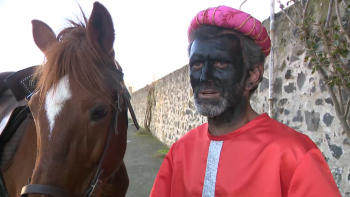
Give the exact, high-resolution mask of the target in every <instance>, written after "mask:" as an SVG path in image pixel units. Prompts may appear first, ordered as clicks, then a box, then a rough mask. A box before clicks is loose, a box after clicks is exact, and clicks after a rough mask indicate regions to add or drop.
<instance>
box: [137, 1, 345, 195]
mask: <svg viewBox="0 0 350 197" xmlns="http://www.w3.org/2000/svg"><path fill="white" fill-rule="evenodd" d="M327 2H328V1H327ZM322 4H323V5H322ZM325 5H326V6H328V3H326V1H325V2H323V1H316V2H313V3H312V2H311V5H310V7H311V9H312V10H318V11H320V12H321V14H322V13H325V12H326V11H327V7H326V6H325ZM296 14H297V13H294V12H292V11H290V15H291V16H292V18H295V16H296ZM263 24H264V26H265V27H267V28H268V30H269V20H265V21H264V22H263ZM275 24H276V30H275V32H276V37H275V40H274V41H275V46H276V47H275V48H276V51H277V52H276V53H275V56H274V57H275V65H274V66H275V73H274V76H275V77H274V79H273V80H274V83H275V85H274V94H275V95H274V98H275V101H274V109H275V119H276V120H278V121H280V122H282V123H284V124H286V125H288V126H290V127H291V128H294V129H295V130H297V131H299V132H301V133H304V134H306V135H308V136H309V137H310V138H311V139H312V140H313V141H314V142H315V143H316V144H317V146H318V147H319V148H320V150H321V151H322V152H323V154H324V156H325V158H326V161H327V162H328V165H329V167H330V169H331V171H332V173H333V176H334V178H335V180H336V182H337V185H338V187H339V189H340V191H341V193H342V195H343V196H349V197H350V138H348V137H347V136H346V135H345V134H344V132H343V129H342V127H341V126H340V122H339V120H338V118H337V116H336V113H335V111H334V109H333V103H332V100H331V98H330V96H329V93H328V92H327V90H326V88H325V87H324V86H323V83H322V81H320V77H319V76H318V75H317V73H314V74H311V71H312V69H311V65H310V64H309V62H304V57H305V51H304V50H302V48H300V47H298V46H297V45H295V44H293V42H292V41H291V37H292V36H295V32H296V31H295V29H294V28H293V27H292V26H291V24H290V23H289V21H288V20H287V19H286V17H285V16H284V15H283V14H281V13H279V14H277V16H276V19H275ZM268 62H269V61H268V60H267V61H266V64H265V73H264V79H263V81H262V82H261V84H260V86H259V88H258V90H257V92H256V93H255V94H254V95H253V96H252V99H251V104H252V107H253V108H254V110H256V111H257V112H258V113H260V114H261V113H264V112H268V106H269V104H268V80H269V74H268V73H269V72H268ZM153 85H154V91H155V92H154V93H155V96H154V98H155V99H154V100H155V106H154V107H153V109H152V120H151V125H150V130H151V132H152V133H153V134H154V135H155V136H156V137H157V138H158V139H159V140H161V141H162V142H163V143H165V144H166V145H168V146H170V145H171V144H172V143H174V142H175V141H176V140H177V139H179V138H180V137H181V136H182V135H183V134H185V133H186V132H187V131H189V130H190V129H192V128H194V127H196V126H198V125H200V124H202V123H204V122H206V118H205V117H203V116H201V115H199V114H198V113H197V112H196V110H195V106H194V102H193V98H192V94H193V93H192V89H191V86H190V79H189V68H188V66H184V67H182V68H181V69H178V70H176V71H174V72H173V73H170V74H169V75H167V76H165V77H163V78H162V79H160V80H158V81H156V82H155V83H154V84H153ZM148 89H150V87H145V88H143V89H140V90H138V91H137V92H134V93H133V94H132V104H133V107H134V109H135V113H136V115H137V118H138V121H139V123H140V125H141V126H143V122H144V116H145V111H146V102H147V97H148ZM344 97H346V98H345V99H347V97H348V96H347V95H346V94H344Z"/></svg>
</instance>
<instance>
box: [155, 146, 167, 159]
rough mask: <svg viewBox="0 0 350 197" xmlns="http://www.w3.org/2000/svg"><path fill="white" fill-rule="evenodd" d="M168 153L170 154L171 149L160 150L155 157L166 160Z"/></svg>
mask: <svg viewBox="0 0 350 197" xmlns="http://www.w3.org/2000/svg"><path fill="white" fill-rule="evenodd" d="M168 152H169V148H164V149H160V150H157V152H156V154H155V155H154V156H155V157H160V158H164V157H165V156H166V154H167V153H168Z"/></svg>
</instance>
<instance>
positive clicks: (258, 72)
mask: <svg viewBox="0 0 350 197" xmlns="http://www.w3.org/2000/svg"><path fill="white" fill-rule="evenodd" d="M263 74H264V65H262V64H256V65H255V66H254V68H253V70H251V71H249V77H248V79H247V81H246V83H245V89H246V90H248V91H250V90H252V89H254V88H255V87H256V86H258V85H259V83H260V82H261V79H262V76H263Z"/></svg>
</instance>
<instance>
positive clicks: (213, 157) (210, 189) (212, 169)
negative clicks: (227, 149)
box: [202, 141, 223, 197]
mask: <svg viewBox="0 0 350 197" xmlns="http://www.w3.org/2000/svg"><path fill="white" fill-rule="evenodd" d="M222 144H223V141H210V146H209V152H208V158H207V169H206V170H205V177H204V186H203V194H202V197H214V196H215V184H216V175H217V172H218V166H219V160H220V153H221V148H222Z"/></svg>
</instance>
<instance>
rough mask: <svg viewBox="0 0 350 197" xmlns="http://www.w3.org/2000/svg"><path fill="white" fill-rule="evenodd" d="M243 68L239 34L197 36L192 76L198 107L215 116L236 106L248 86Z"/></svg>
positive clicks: (191, 53) (204, 114) (194, 43)
mask: <svg viewBox="0 0 350 197" xmlns="http://www.w3.org/2000/svg"><path fill="white" fill-rule="evenodd" d="M228 37H230V38H228ZM243 68H244V66H243V57H242V51H241V47H240V44H239V40H238V38H237V37H236V36H234V35H226V36H218V37H213V38H209V39H205V40H198V39H197V40H195V41H194V42H193V44H192V47H191V51H190V78H191V85H192V89H193V93H194V100H195V104H196V108H197V111H198V112H199V113H200V114H202V115H203V116H208V117H214V116H218V115H220V114H221V113H223V112H224V111H225V110H226V109H228V108H232V107H235V106H236V105H237V102H238V101H239V100H240V98H241V97H242V94H243V90H244V89H243V87H244V86H243V75H244V70H243Z"/></svg>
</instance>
